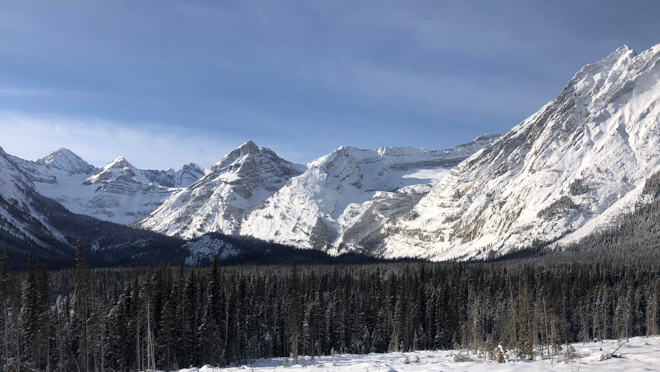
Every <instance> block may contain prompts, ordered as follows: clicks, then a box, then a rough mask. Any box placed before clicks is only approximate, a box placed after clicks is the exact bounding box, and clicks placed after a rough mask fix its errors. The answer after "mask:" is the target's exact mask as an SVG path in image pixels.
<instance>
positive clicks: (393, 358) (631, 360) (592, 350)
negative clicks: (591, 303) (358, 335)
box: [179, 336, 660, 372]
mask: <svg viewBox="0 0 660 372" xmlns="http://www.w3.org/2000/svg"><path fill="white" fill-rule="evenodd" d="M621 342H623V345H621V347H620V348H619V349H618V350H617V348H618V347H619V341H617V340H605V341H602V342H591V343H588V344H582V343H575V344H572V346H573V347H574V348H575V351H576V357H575V358H574V359H573V360H568V359H566V357H565V355H564V353H563V352H562V353H560V355H556V356H554V360H550V359H541V357H537V359H536V360H533V361H529V360H520V359H515V358H511V359H510V361H509V363H505V364H498V363H497V362H494V361H484V359H483V358H479V357H475V356H473V355H469V356H468V354H467V351H466V350H461V351H456V350H444V351H416V352H409V353H387V354H368V355H349V354H341V355H334V356H323V357H317V358H314V359H311V358H308V357H304V358H303V357H301V358H300V360H299V362H300V364H297V365H293V360H292V359H290V358H275V359H271V360H260V361H257V362H255V363H253V364H251V365H242V366H237V367H227V368H214V367H211V366H204V367H202V368H189V369H182V370H179V372H220V371H224V372H229V371H243V370H246V371H254V372H265V371H292V370H306V371H323V372H335V371H337V372H338V371H355V372H358V371H359V372H367V371H368V372H376V371H380V372H396V371H412V372H441V371H442V372H452V371H470V372H482V371H484V372H485V371H553V372H555V371H558V372H561V371H567V372H568V371H571V372H577V371H612V372H617V371H620V372H624V371H625V372H635V371H660V336H653V337H635V338H631V339H629V340H623V341H621ZM564 349H566V348H565V347H564ZM601 349H602V350H601ZM615 350H617V351H616V354H615V355H620V356H621V357H620V358H611V354H612V353H613V352H614V351H615ZM564 351H565V350H564ZM457 355H460V356H467V357H469V358H470V359H473V360H474V361H472V362H457V361H455V359H461V358H460V357H459V358H456V356H457Z"/></svg>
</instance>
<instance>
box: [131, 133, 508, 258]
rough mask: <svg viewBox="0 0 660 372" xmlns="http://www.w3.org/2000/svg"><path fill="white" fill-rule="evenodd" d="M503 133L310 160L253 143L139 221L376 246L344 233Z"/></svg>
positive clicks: (334, 249) (398, 205)
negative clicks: (439, 145) (446, 145)
mask: <svg viewBox="0 0 660 372" xmlns="http://www.w3.org/2000/svg"><path fill="white" fill-rule="evenodd" d="M498 136H499V135H484V136H481V137H479V138H477V139H475V140H474V141H473V142H470V143H468V144H464V145H461V146H457V147H455V148H452V149H447V150H442V151H437V150H425V149H417V148H395V147H389V148H380V149H377V150H361V149H357V148H353V147H342V148H339V149H338V150H337V151H334V152H333V153H331V154H329V155H327V156H324V157H321V158H319V159H317V160H315V161H313V162H311V163H309V164H307V166H302V165H296V164H292V163H289V162H287V161H285V160H282V159H281V158H279V157H278V156H277V155H276V154H275V153H274V152H272V151H271V150H269V149H265V148H259V147H258V146H256V145H255V144H254V143H252V142H247V143H245V144H244V145H242V146H241V147H239V148H238V149H236V150H234V151H232V152H231V153H230V154H228V155H227V156H225V157H224V158H223V159H222V160H221V161H220V162H218V163H217V164H216V165H214V166H213V169H212V170H211V172H210V173H209V174H208V175H206V176H205V177H204V178H202V179H201V180H200V181H198V182H197V183H195V184H193V185H191V186H190V187H188V188H186V189H185V190H183V191H181V192H179V193H177V194H176V195H173V196H172V197H170V198H169V199H168V200H167V201H166V202H165V203H164V204H163V206H162V207H160V208H159V209H158V210H156V211H155V212H154V213H152V214H151V215H150V216H149V217H147V218H145V219H144V220H142V221H140V222H138V223H137V224H136V225H137V226H139V227H142V228H146V229H151V230H154V231H158V232H162V233H165V234H168V235H176V236H180V237H185V238H195V237H198V236H200V235H202V234H205V233H209V232H223V233H225V234H240V235H244V236H252V237H256V238H259V239H264V240H268V241H273V242H275V243H282V244H290V245H294V246H297V247H302V248H318V249H323V250H326V251H328V252H331V253H338V252H340V251H352V250H358V251H361V252H366V253H374V252H372V251H369V250H368V249H363V248H362V246H363V245H364V244H363V242H361V241H356V239H350V241H347V242H345V241H343V239H342V235H343V233H344V232H346V231H347V230H349V229H350V228H351V227H353V225H355V224H356V223H357V222H358V221H360V222H361V226H367V225H368V227H367V228H369V229H371V230H374V229H376V228H375V226H380V224H382V223H383V221H384V220H386V219H387V218H390V217H393V216H394V215H395V214H396V213H395V211H400V210H401V209H406V208H408V209H409V208H410V207H411V206H412V204H411V203H413V202H415V201H417V200H419V196H418V195H420V194H423V193H425V192H427V191H429V190H430V188H431V186H432V184H434V183H437V182H438V181H439V180H440V179H442V177H444V176H445V175H446V174H447V173H448V172H449V169H450V168H451V167H452V166H454V165H455V164H457V163H459V162H460V161H462V160H464V159H465V158H467V157H468V156H470V155H472V154H474V153H475V152H476V151H478V150H479V149H481V148H483V147H484V146H485V145H486V144H488V143H490V142H492V141H493V140H495V139H496V138H497V137H498ZM385 206H387V207H385ZM370 208H371V209H370ZM365 211H370V214H369V217H364V216H363V214H364V212H365ZM373 211H379V212H378V213H377V216H376V214H374V213H372V212H373ZM383 216H387V218H384V217H383ZM361 218H362V220H361ZM356 229H357V228H354V229H353V230H352V231H353V235H352V236H354V237H357V236H358V235H359V232H357V231H356ZM376 230H377V229H376ZM357 240H359V239H357ZM369 244H372V243H369Z"/></svg>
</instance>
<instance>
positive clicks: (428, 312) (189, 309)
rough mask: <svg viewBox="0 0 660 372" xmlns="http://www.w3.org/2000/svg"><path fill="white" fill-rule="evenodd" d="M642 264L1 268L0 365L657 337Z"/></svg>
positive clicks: (200, 360) (217, 361) (150, 365)
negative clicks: (650, 335) (653, 335)
mask: <svg viewBox="0 0 660 372" xmlns="http://www.w3.org/2000/svg"><path fill="white" fill-rule="evenodd" d="M659 295H660V267H659V266H658V265H656V264H652V262H650V261H649V262H647V263H640V262H637V263H633V264H623V263H612V262H609V263H607V262H606V263H591V264H577V263H565V264H560V263H553V262H552V261H551V260H549V259H546V261H544V262H542V264H538V263H534V262H532V263H526V264H522V263H519V262H516V261H508V262H503V263H490V264H468V263H433V264H429V263H409V264H387V265H385V264H378V265H362V266H346V265H343V266H339V265H335V266H304V265H298V266H252V267H249V266H235V267H219V266H218V265H216V264H214V265H211V266H210V267H207V268H203V269H200V268H192V267H184V266H181V267H170V266H160V267H158V268H133V269H128V268H114V269H91V268H89V266H88V265H87V264H86V263H85V260H84V259H82V258H81V256H80V255H79V256H78V264H77V267H76V269H75V270H65V271H57V272H48V271H46V270H45V269H44V268H43V267H42V266H40V265H39V264H38V263H36V262H33V261H31V262H30V264H29V269H28V270H27V271H24V272H10V271H8V268H7V266H6V265H3V266H2V268H1V270H0V303H2V307H3V309H2V311H0V317H1V318H2V319H0V337H1V339H0V342H2V344H3V345H6V347H3V348H2V351H1V352H0V365H5V366H10V367H11V369H12V370H17V369H18V368H19V366H21V367H20V368H25V369H36V370H55V369H58V370H80V371H90V370H104V371H136V370H144V369H161V370H172V369H176V368H181V367H187V366H189V365H198V366H199V365H204V364H211V365H220V366H223V365H227V364H229V363H232V362H241V363H244V362H247V361H250V360H254V359H256V358H268V357H275V356H286V357H289V356H293V357H294V359H295V358H296V357H297V355H321V354H324V355H327V354H332V353H342V352H350V353H358V354H361V353H369V352H386V351H393V350H401V351H408V350H415V349H417V350H420V349H448V348H456V347H468V348H470V349H472V350H474V349H479V350H481V351H482V352H483V351H493V350H494V348H495V346H496V345H497V344H498V343H503V344H504V345H506V346H507V347H508V348H509V349H511V348H517V349H518V351H519V355H522V356H524V357H528V358H532V357H533V356H534V355H535V354H536V353H538V352H539V351H540V349H541V348H543V350H544V352H547V350H548V348H550V349H551V352H555V353H560V352H563V351H562V350H565V344H566V343H567V342H574V341H587V340H591V339H593V338H623V337H630V336H635V335H647V334H657V333H658V321H659V320H660V319H659V318H658V305H659V303H658V299H659V297H658V296H659Z"/></svg>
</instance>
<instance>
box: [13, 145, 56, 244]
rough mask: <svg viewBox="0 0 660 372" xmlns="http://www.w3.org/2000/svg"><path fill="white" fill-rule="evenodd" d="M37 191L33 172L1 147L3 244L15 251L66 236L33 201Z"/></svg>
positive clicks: (48, 242)
mask: <svg viewBox="0 0 660 372" xmlns="http://www.w3.org/2000/svg"><path fill="white" fill-rule="evenodd" d="M35 194H36V192H35V191H34V184H33V183H32V180H31V179H30V177H29V175H28V174H27V173H26V172H25V171H24V170H23V169H21V167H20V165H19V164H18V163H17V162H16V161H15V158H14V157H13V156H11V155H9V154H7V153H6V152H5V151H4V150H3V149H2V148H0V236H1V237H2V239H0V248H2V249H9V250H10V251H11V250H12V249H11V248H12V247H14V246H17V245H21V246H24V247H25V248H26V251H30V248H31V247H39V248H42V247H46V246H49V245H50V244H51V243H52V241H53V240H56V241H57V240H60V241H63V240H64V237H63V236H62V235H61V234H59V233H58V232H57V231H56V230H55V229H53V228H52V227H51V226H50V225H49V224H48V223H47V222H46V220H47V218H46V216H44V214H43V213H40V212H39V210H38V208H35V206H34V205H33V203H32V201H33V199H34V196H35ZM53 254H54V255H55V254H57V252H53Z"/></svg>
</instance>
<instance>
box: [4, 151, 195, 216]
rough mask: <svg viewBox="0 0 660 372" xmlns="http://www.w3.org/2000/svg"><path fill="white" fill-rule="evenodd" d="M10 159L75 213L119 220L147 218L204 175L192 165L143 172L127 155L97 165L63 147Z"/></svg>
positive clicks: (42, 191) (45, 193)
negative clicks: (39, 156) (27, 157)
mask: <svg viewBox="0 0 660 372" xmlns="http://www.w3.org/2000/svg"><path fill="white" fill-rule="evenodd" d="M12 159H13V160H14V162H15V163H16V164H17V165H18V166H19V168H21V169H22V170H23V171H24V173H25V174H26V177H27V178H28V179H29V180H30V181H31V182H32V183H33V185H34V187H35V188H36V190H37V191H38V192H39V193H40V194H42V195H43V196H46V197H49V198H51V199H54V200H57V201H58V202H60V203H61V204H62V205H64V206H65V207H67V208H68V209H69V210H70V211H72V212H74V213H79V214H84V215H88V216H92V217H96V218H99V219H102V220H105V221H110V222H115V223H121V224H130V223H133V222H135V221H137V220H139V219H141V218H144V217H146V216H147V215H149V213H151V212H153V211H154V210H155V209H156V208H158V207H159V206H160V205H161V204H162V202H163V201H164V200H165V199H167V198H168V197H169V196H170V195H172V194H173V193H175V192H176V191H178V190H179V189H180V188H183V187H186V186H189V185H190V184H192V183H194V182H196V181H197V180H199V179H200V178H201V177H203V176H204V174H205V170H204V169H202V168H201V167H199V166H197V165H196V164H192V163H191V164H187V165H184V166H183V167H182V168H181V169H180V170H178V171H175V170H173V169H168V170H165V171H163V170H140V169H138V168H136V167H135V166H133V165H132V164H130V163H129V162H128V161H127V160H126V159H124V158H123V157H119V158H117V159H115V160H113V161H111V162H110V163H108V164H107V165H105V166H104V167H102V168H98V169H97V168H96V167H94V166H92V165H90V164H88V163H87V162H85V161H84V160H83V159H82V158H80V157H79V156H78V155H76V154H74V153H73V152H71V151H70V150H67V149H64V148H62V149H59V150H57V151H55V152H53V153H52V154H50V155H48V156H46V157H45V158H43V159H39V160H37V161H28V160H23V159H20V158H17V157H12Z"/></svg>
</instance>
